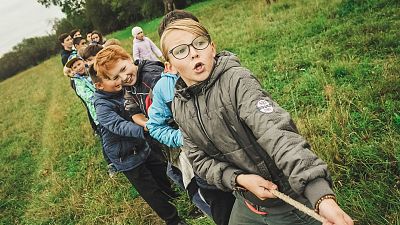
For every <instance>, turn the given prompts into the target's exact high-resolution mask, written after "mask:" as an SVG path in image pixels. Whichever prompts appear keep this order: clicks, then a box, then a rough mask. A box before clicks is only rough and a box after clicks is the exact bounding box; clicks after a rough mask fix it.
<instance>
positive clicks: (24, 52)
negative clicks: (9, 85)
mask: <svg viewBox="0 0 400 225" xmlns="http://www.w3.org/2000/svg"><path fill="white" fill-rule="evenodd" d="M56 43H58V41H57V39H56V37H55V35H49V36H42V37H33V38H28V39H24V40H23V41H22V42H21V43H19V44H18V45H16V46H14V47H13V49H12V51H11V52H8V53H6V54H4V55H3V56H2V57H1V58H0V81H1V80H5V79H7V78H8V77H11V76H13V75H14V74H16V73H18V72H20V71H22V70H25V69H27V68H29V67H32V66H35V65H38V64H39V63H41V62H43V61H44V60H45V59H48V58H50V57H51V56H53V55H54V54H55V53H56V52H58V51H59V47H58V46H57V45H56Z"/></svg>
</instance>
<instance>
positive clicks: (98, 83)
mask: <svg viewBox="0 0 400 225" xmlns="http://www.w3.org/2000/svg"><path fill="white" fill-rule="evenodd" d="M94 86H95V87H96V89H99V90H103V84H102V83H101V82H96V83H94Z"/></svg>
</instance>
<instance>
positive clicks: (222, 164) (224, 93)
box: [172, 52, 333, 212]
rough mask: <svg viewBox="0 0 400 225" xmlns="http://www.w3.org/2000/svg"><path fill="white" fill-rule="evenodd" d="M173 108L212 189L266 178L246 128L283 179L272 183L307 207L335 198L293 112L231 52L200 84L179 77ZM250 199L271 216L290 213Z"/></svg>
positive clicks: (194, 160) (273, 203) (276, 202)
mask: <svg viewBox="0 0 400 225" xmlns="http://www.w3.org/2000/svg"><path fill="white" fill-rule="evenodd" d="M172 108H173V113H174V118H175V120H176V122H177V123H178V125H179V127H180V129H181V131H182V134H183V138H184V145H183V147H182V149H183V151H184V152H185V153H186V154H187V156H188V158H189V160H190V161H191V163H192V164H193V168H194V171H195V172H196V173H197V174H198V175H199V176H200V177H202V178H203V179H205V180H206V181H207V182H208V183H209V184H213V185H216V186H217V187H218V188H220V189H222V190H226V191H229V190H235V189H236V187H237V186H236V177H237V175H238V174H241V173H246V174H258V175H261V176H263V175H264V174H263V173H261V171H260V168H259V167H258V166H257V164H258V162H255V161H254V157H253V155H250V154H253V152H252V151H249V149H248V148H249V147H250V146H248V145H246V144H243V143H248V140H247V142H246V140H245V138H247V137H248V134H246V133H247V132H243V130H241V129H239V127H240V124H245V126H246V127H248V128H249V129H248V132H250V133H252V134H251V135H252V137H254V140H256V141H257V143H258V146H261V149H262V151H263V152H264V154H267V155H268V156H269V157H270V158H271V159H272V161H273V163H275V165H276V167H277V168H278V170H279V171H280V172H281V173H282V174H283V177H281V178H280V180H285V182H282V185H280V184H278V183H279V182H278V181H277V180H275V179H272V181H273V182H275V183H277V184H278V187H279V190H280V191H283V192H285V193H286V194H289V195H291V196H292V197H293V198H295V199H297V200H299V201H301V202H303V203H304V202H306V200H305V199H304V197H305V198H306V199H308V201H309V202H310V203H311V204H312V206H314V205H315V203H316V202H317V200H318V199H319V198H320V197H322V196H324V195H326V194H333V191H332V190H331V187H330V186H331V179H330V176H329V173H328V170H327V165H326V164H325V163H324V162H323V161H322V160H321V159H319V158H318V157H317V156H316V155H315V154H314V153H313V152H312V151H310V145H309V144H308V143H307V142H306V141H305V140H304V138H303V137H302V136H300V135H299V134H298V132H297V128H296V127H295V125H294V123H293V121H292V120H291V118H290V115H289V113H288V112H286V111H285V110H283V109H282V108H281V107H279V105H278V104H277V103H275V102H274V101H273V100H272V99H271V97H270V96H269V94H268V93H266V92H265V91H264V90H262V88H261V85H260V83H259V82H258V81H257V79H256V78H254V76H253V75H252V74H251V72H250V71H249V70H247V69H245V68H243V67H241V65H240V63H239V59H238V58H237V57H236V56H234V55H233V54H232V53H229V52H221V53H220V54H218V55H217V56H216V62H215V65H214V68H213V71H212V73H211V75H210V77H209V78H208V79H207V80H205V81H203V82H201V83H199V84H196V85H193V86H190V87H187V86H186V84H185V83H184V82H183V80H182V79H181V78H180V79H179V80H178V82H177V84H176V97H175V99H174V104H173V107H172ZM264 177H265V176H264ZM265 178H266V179H270V177H265ZM245 197H246V195H245ZM247 199H248V200H250V201H251V202H253V203H254V204H257V205H264V206H266V207H271V211H270V212H272V211H275V210H274V209H277V208H279V210H280V211H281V212H282V210H284V209H285V208H286V209H289V208H290V207H289V206H287V205H286V204H284V203H282V202H279V201H280V200H277V199H274V200H272V199H269V200H266V201H261V200H260V199H258V198H254V196H253V197H247ZM282 207H284V208H282ZM279 210H276V211H279Z"/></svg>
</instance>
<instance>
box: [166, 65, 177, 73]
mask: <svg viewBox="0 0 400 225" xmlns="http://www.w3.org/2000/svg"><path fill="white" fill-rule="evenodd" d="M164 72H166V73H173V74H177V73H178V71H177V70H176V69H175V67H174V66H173V65H171V63H170V62H165V63H164Z"/></svg>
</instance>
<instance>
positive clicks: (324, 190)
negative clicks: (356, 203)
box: [230, 70, 333, 205]
mask: <svg viewBox="0 0 400 225" xmlns="http://www.w3.org/2000/svg"><path fill="white" fill-rule="evenodd" d="M239 73H240V74H241V77H240V79H238V81H234V82H232V83H231V85H230V87H234V88H235V89H234V90H233V91H235V92H236V107H237V110H238V115H239V117H240V118H241V119H242V120H243V121H244V122H245V123H246V125H247V126H248V127H249V128H250V129H251V130H252V131H253V134H254V136H255V137H256V139H257V142H258V143H259V144H260V146H261V147H262V148H263V149H264V150H265V151H266V153H267V154H268V155H269V156H270V157H271V158H272V159H273V160H274V162H275V164H276V166H277V167H278V169H281V170H282V171H283V173H284V175H285V176H286V177H288V180H289V183H290V185H291V187H292V188H293V190H294V191H295V192H297V193H298V194H301V195H304V196H305V197H307V198H308V200H310V202H311V203H312V204H313V205H315V203H316V201H317V200H318V199H319V198H320V197H321V196H323V195H326V194H333V191H332V190H331V188H330V186H331V178H330V175H329V172H328V168H327V165H326V163H325V162H323V161H322V160H321V159H320V158H318V157H317V156H316V155H315V154H314V153H313V152H312V151H311V150H310V149H311V147H310V145H309V144H308V143H307V142H306V140H305V139H304V138H303V137H302V136H301V135H299V134H298V131H297V128H296V126H295V125H294V122H293V121H292V119H291V117H290V115H289V113H288V112H286V111H285V110H284V109H282V108H281V107H279V105H278V104H277V103H275V102H274V101H273V100H272V99H271V98H270V97H269V95H268V94H267V93H266V92H264V91H263V90H262V88H261V85H260V83H259V82H258V81H257V80H256V79H255V78H254V77H253V76H252V74H251V73H250V72H249V71H247V70H245V71H239ZM232 80H234V79H232ZM232 80H231V81H232Z"/></svg>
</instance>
